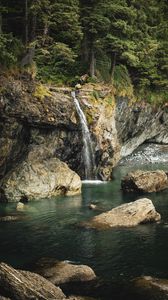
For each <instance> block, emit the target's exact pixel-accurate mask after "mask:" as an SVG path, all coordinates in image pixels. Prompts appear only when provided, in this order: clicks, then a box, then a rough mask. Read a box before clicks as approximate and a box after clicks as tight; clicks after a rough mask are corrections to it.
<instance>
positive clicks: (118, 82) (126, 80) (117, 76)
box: [114, 65, 134, 97]
mask: <svg viewBox="0 0 168 300" xmlns="http://www.w3.org/2000/svg"><path fill="white" fill-rule="evenodd" d="M114 87H115V88H116V91H117V93H118V94H120V95H122V96H125V95H127V96H130V97H132V96H133V93H134V91H133V85H132V81H131V78H130V75H129V72H128V69H127V67H126V66H124V65H119V66H116V69H115V72H114Z"/></svg>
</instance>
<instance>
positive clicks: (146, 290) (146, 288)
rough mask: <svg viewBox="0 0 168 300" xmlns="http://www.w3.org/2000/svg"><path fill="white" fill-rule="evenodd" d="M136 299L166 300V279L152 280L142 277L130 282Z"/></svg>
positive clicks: (148, 277)
mask: <svg viewBox="0 0 168 300" xmlns="http://www.w3.org/2000/svg"><path fill="white" fill-rule="evenodd" d="M132 287H133V290H135V294H136V299H137V296H138V299H139V298H140V299H143V300H158V299H159V300H167V299H168V279H159V278H153V277H151V276H144V277H139V278H136V279H134V280H133V281H132Z"/></svg>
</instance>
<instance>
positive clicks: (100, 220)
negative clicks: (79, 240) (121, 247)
mask: <svg viewBox="0 0 168 300" xmlns="http://www.w3.org/2000/svg"><path fill="white" fill-rule="evenodd" d="M160 219H161V216H160V214H159V213H158V212H156V210H155V207H154V206H153V203H152V201H151V200H150V199H147V198H143V199H139V200H136V201H134V202H130V203H126V204H123V205H120V206H118V207H116V208H113V209H112V210H110V211H108V212H105V213H102V214H100V215H98V216H95V217H93V218H92V219H91V220H90V221H89V222H88V223H83V225H84V226H86V227H90V228H97V229H108V228H112V227H118V226H120V227H132V226H136V225H138V224H142V223H149V222H157V221H159V220H160Z"/></svg>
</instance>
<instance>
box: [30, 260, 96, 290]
mask: <svg viewBox="0 0 168 300" xmlns="http://www.w3.org/2000/svg"><path fill="white" fill-rule="evenodd" d="M35 272H37V273H38V274H40V275H41V276H43V277H45V278H46V279H48V280H50V281H51V282H52V283H53V284H55V285H60V284H65V283H66V284H67V283H72V282H87V281H91V280H94V279H95V278H96V275H95V273H94V271H93V270H92V269H91V268H90V267H88V266H86V265H75V264H72V263H70V262H66V261H56V260H54V259H51V258H50V259H49V258H44V259H41V260H40V261H39V262H37V264H36V268H35Z"/></svg>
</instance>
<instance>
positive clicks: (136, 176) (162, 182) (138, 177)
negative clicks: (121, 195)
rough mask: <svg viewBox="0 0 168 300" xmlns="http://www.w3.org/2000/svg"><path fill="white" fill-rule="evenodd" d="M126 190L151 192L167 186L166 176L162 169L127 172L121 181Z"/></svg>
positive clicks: (167, 178)
mask: <svg viewBox="0 0 168 300" xmlns="http://www.w3.org/2000/svg"><path fill="white" fill-rule="evenodd" d="M121 186H122V189H123V190H124V191H127V192H140V193H151V192H158V191H161V190H164V189H166V188H168V177H167V175H166V173H165V172H164V171H161V170H156V171H141V170H138V171H135V172H130V173H128V174H127V175H126V176H125V177H124V178H123V179H122V182H121Z"/></svg>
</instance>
